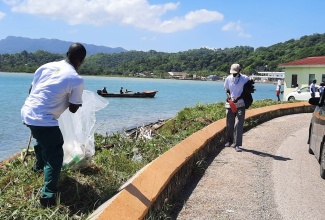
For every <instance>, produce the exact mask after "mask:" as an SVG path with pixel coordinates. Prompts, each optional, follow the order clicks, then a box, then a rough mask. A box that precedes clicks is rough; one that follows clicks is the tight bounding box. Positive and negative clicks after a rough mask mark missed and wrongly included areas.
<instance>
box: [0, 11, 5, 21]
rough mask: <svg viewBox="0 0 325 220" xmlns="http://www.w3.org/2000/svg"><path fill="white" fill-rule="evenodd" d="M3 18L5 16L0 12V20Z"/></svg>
mask: <svg viewBox="0 0 325 220" xmlns="http://www.w3.org/2000/svg"><path fill="white" fill-rule="evenodd" d="M5 16H6V14H5V13H3V12H1V11H0V20H1V19H2V18H4V17H5Z"/></svg>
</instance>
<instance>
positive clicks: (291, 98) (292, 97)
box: [288, 96, 296, 101]
mask: <svg viewBox="0 0 325 220" xmlns="http://www.w3.org/2000/svg"><path fill="white" fill-rule="evenodd" d="M294 100H296V99H295V97H294V96H290V97H289V98H288V101H294Z"/></svg>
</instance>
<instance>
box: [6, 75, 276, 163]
mask: <svg viewBox="0 0 325 220" xmlns="http://www.w3.org/2000/svg"><path fill="white" fill-rule="evenodd" d="M32 79H33V74H27V73H0V106H1V114H0V123H1V126H0V161H1V160H3V159H5V158H8V157H9V156H11V155H13V154H14V153H16V152H20V151H21V150H22V149H24V148H26V147H27V143H28V139H29V135H30V131H29V128H27V127H26V126H24V125H23V124H22V122H21V118H20V109H21V107H22V105H23V104H24V101H25V99H26V97H27V96H28V90H29V87H30V84H31V82H32ZM84 79H85V89H86V90H90V91H93V92H95V93H96V91H97V90H98V89H102V88H103V87H104V86H106V88H107V91H108V92H110V93H118V92H119V90H120V87H123V90H124V91H125V89H128V90H131V91H133V92H142V91H144V90H157V91H158V92H157V94H156V96H155V97H154V98H107V99H108V101H109V104H108V106H107V107H106V108H104V109H102V110H100V111H98V112H97V113H96V126H95V129H96V130H95V132H97V133H100V134H112V133H115V132H118V131H123V130H126V129H130V128H132V127H135V126H141V125H144V124H148V123H151V122H155V121H157V120H159V119H168V118H171V117H173V116H175V115H176V114H177V112H179V111H180V110H182V109H183V108H185V107H194V106H195V105H196V104H198V103H201V104H211V103H215V102H220V101H224V100H225V98H226V95H225V91H224V89H223V82H218V81H194V80H172V79H143V78H121V77H100V76H84ZM255 88H256V92H255V93H253V98H254V100H262V99H274V100H275V99H276V95H275V85H273V84H255Z"/></svg>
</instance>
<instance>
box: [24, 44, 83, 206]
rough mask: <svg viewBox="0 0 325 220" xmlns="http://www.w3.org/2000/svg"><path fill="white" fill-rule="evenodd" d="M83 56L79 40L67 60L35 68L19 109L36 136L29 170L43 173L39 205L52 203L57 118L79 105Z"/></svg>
mask: <svg viewBox="0 0 325 220" xmlns="http://www.w3.org/2000/svg"><path fill="white" fill-rule="evenodd" d="M85 57H86V49H85V47H84V46H83V45H82V44H80V43H74V44H72V45H71V46H70V47H69V50H68V52H67V59H66V60H62V61H57V62H50V63H47V64H44V65H42V66H41V67H39V68H38V69H37V70H36V71H35V74H34V79H33V81H32V84H31V88H30V90H29V96H28V97H27V99H26V101H25V104H24V105H23V107H22V109H21V118H22V121H23V123H24V124H25V125H27V126H28V127H29V128H30V130H31V133H32V135H33V137H34V138H35V139H36V145H35V146H34V151H35V154H36V161H35V165H34V167H33V171H34V172H37V171H43V172H44V186H43V188H42V192H41V197H40V203H41V205H42V206H43V207H50V206H54V205H56V197H57V183H58V180H59V176H60V172H61V167H62V163H63V148H62V146H63V142H64V140H63V136H62V133H61V130H60V128H59V125H58V118H59V117H60V115H61V114H62V113H63V112H64V111H65V110H66V109H67V108H69V110H70V112H72V113H75V112H76V111H77V110H78V109H79V107H80V106H81V105H82V94H83V90H84V79H83V78H82V77H81V76H80V75H79V74H78V73H77V69H78V68H79V67H80V65H81V64H82V63H83V61H84V59H85Z"/></svg>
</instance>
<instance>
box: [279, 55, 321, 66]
mask: <svg viewBox="0 0 325 220" xmlns="http://www.w3.org/2000/svg"><path fill="white" fill-rule="evenodd" d="M324 65H325V56H318V57H306V58H303V59H300V60H294V61H290V62H287V63H281V64H279V66H281V67H286V66H324Z"/></svg>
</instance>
